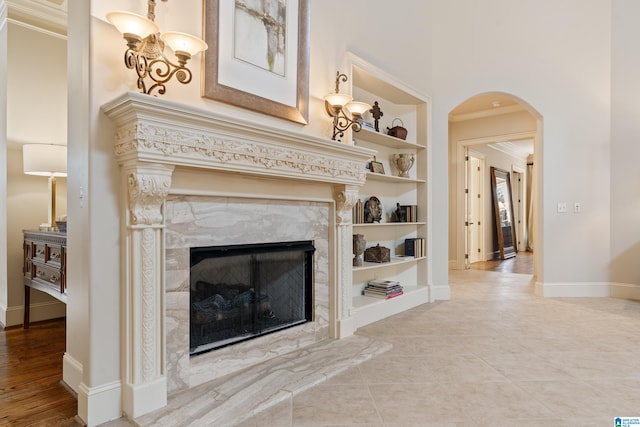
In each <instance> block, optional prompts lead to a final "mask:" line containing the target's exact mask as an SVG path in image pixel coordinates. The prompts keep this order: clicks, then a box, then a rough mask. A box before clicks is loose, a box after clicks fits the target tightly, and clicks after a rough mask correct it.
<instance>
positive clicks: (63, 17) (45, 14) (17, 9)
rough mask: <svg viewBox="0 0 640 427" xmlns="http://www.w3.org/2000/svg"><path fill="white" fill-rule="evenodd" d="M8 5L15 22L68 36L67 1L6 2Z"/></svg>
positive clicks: (11, 18) (18, 0) (9, 14)
mask: <svg viewBox="0 0 640 427" xmlns="http://www.w3.org/2000/svg"><path fill="white" fill-rule="evenodd" d="M6 4H7V6H8V10H9V12H8V16H9V19H10V20H12V21H13V22H16V23H18V24H24V25H26V26H30V27H35V28H38V29H43V30H46V31H50V32H52V33H55V34H58V35H62V36H66V35H67V2H66V0H6Z"/></svg>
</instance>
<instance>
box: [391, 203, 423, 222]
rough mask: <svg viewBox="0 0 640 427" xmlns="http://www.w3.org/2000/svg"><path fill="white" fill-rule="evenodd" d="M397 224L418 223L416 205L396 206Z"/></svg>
mask: <svg viewBox="0 0 640 427" xmlns="http://www.w3.org/2000/svg"><path fill="white" fill-rule="evenodd" d="M396 217H397V221H398V222H418V205H398V209H397V212H396Z"/></svg>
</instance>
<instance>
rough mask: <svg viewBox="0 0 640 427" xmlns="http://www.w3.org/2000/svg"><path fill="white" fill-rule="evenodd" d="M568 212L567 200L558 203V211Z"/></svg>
mask: <svg viewBox="0 0 640 427" xmlns="http://www.w3.org/2000/svg"><path fill="white" fill-rule="evenodd" d="M566 212H567V204H566V203H565V202H560V203H558V213H566Z"/></svg>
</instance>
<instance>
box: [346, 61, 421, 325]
mask: <svg viewBox="0 0 640 427" xmlns="http://www.w3.org/2000/svg"><path fill="white" fill-rule="evenodd" d="M348 61H349V70H350V73H351V78H350V84H351V91H352V95H353V97H354V99H356V100H358V101H363V102H367V103H369V104H372V105H373V103H374V101H378V105H379V106H380V108H381V110H382V111H383V113H384V114H383V116H382V117H381V119H380V121H379V129H380V132H376V131H375V130H372V129H369V128H366V127H364V128H363V129H362V130H361V131H360V132H353V133H352V138H353V140H354V143H355V144H356V145H358V146H362V147H366V148H369V149H372V150H375V151H376V152H377V154H376V157H375V160H376V161H377V162H380V163H382V164H383V167H384V171H385V173H384V174H380V173H373V172H369V173H367V180H366V183H365V185H363V186H362V188H361V189H360V193H359V198H360V200H361V201H362V202H363V203H365V201H366V200H367V199H368V198H369V197H372V196H375V197H377V198H378V199H379V200H380V201H381V202H382V205H383V210H384V214H383V218H382V219H381V221H380V222H379V223H377V222H376V223H365V224H356V223H354V224H353V233H354V234H363V235H364V236H365V239H366V241H367V245H366V246H367V248H369V247H372V246H376V245H377V244H380V246H384V247H387V248H389V249H390V255H391V256H390V259H391V261H390V262H386V263H371V262H365V263H364V265H362V266H358V267H353V269H352V291H353V292H352V294H353V302H352V314H353V316H354V318H355V319H354V320H355V324H356V328H359V327H362V326H365V325H367V324H369V323H372V322H375V321H377V320H380V319H383V318H385V317H388V316H391V315H394V314H397V313H400V312H402V311H405V310H408V309H411V308H413V307H416V306H418V305H421V304H424V303H427V302H429V301H430V300H431V297H430V288H431V271H430V268H429V265H430V257H429V255H430V252H431V238H430V233H429V231H430V223H431V220H430V217H431V215H430V209H431V207H430V203H429V199H430V191H429V188H430V185H431V183H430V179H429V176H430V173H429V160H430V159H429V155H428V153H429V147H430V138H429V135H430V131H429V129H428V124H429V123H430V120H429V112H430V102H431V101H430V99H429V98H428V97H427V96H424V95H421V94H420V93H418V92H417V91H416V90H414V89H412V88H410V87H408V86H407V85H405V84H404V83H402V82H400V81H399V80H397V79H396V78H395V77H394V76H392V75H389V74H388V73H386V72H385V71H383V70H380V69H379V68H377V67H375V66H373V65H371V64H369V63H367V62H366V61H364V60H362V59H361V58H358V57H356V56H355V55H349V56H348ZM396 119H399V120H400V121H402V126H403V127H405V128H406V129H407V131H408V132H407V138H406V140H403V139H400V138H396V137H393V136H389V135H387V128H391V127H393V126H395V125H398V124H399V122H398V120H396ZM365 120H367V121H372V120H373V118H370V117H367V116H365ZM398 153H409V154H412V155H413V156H414V159H415V161H414V164H413V167H412V168H411V169H410V171H409V177H408V178H405V177H399V176H398V174H399V171H398V170H397V168H396V167H395V165H394V163H393V156H394V155H395V154H398ZM372 160H373V159H372ZM397 203H399V204H401V205H417V207H418V208H417V210H418V218H417V219H418V220H417V221H415V222H391V219H392V215H391V213H392V211H393V210H394V209H395V207H396V204H397ZM415 237H421V238H424V239H425V243H426V244H425V246H426V256H424V257H418V258H414V257H413V256H404V255H405V254H404V240H405V239H406V238H415ZM374 279H384V280H397V281H398V282H399V283H400V285H401V286H402V287H403V295H400V296H397V297H394V298H391V299H382V298H374V297H368V296H364V295H362V291H363V289H364V287H365V286H366V283H367V282H368V281H369V280H374Z"/></svg>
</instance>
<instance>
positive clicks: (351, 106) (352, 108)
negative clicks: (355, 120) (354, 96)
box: [344, 101, 371, 116]
mask: <svg viewBox="0 0 640 427" xmlns="http://www.w3.org/2000/svg"><path fill="white" fill-rule="evenodd" d="M344 108H345V109H347V110H348V111H349V112H350V113H351V115H352V116H362V115H363V114H364V113H365V112H366V111H369V110H370V109H371V105H369V104H367V103H366V102H358V101H353V102H350V103H348V104H347V105H345V106H344Z"/></svg>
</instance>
